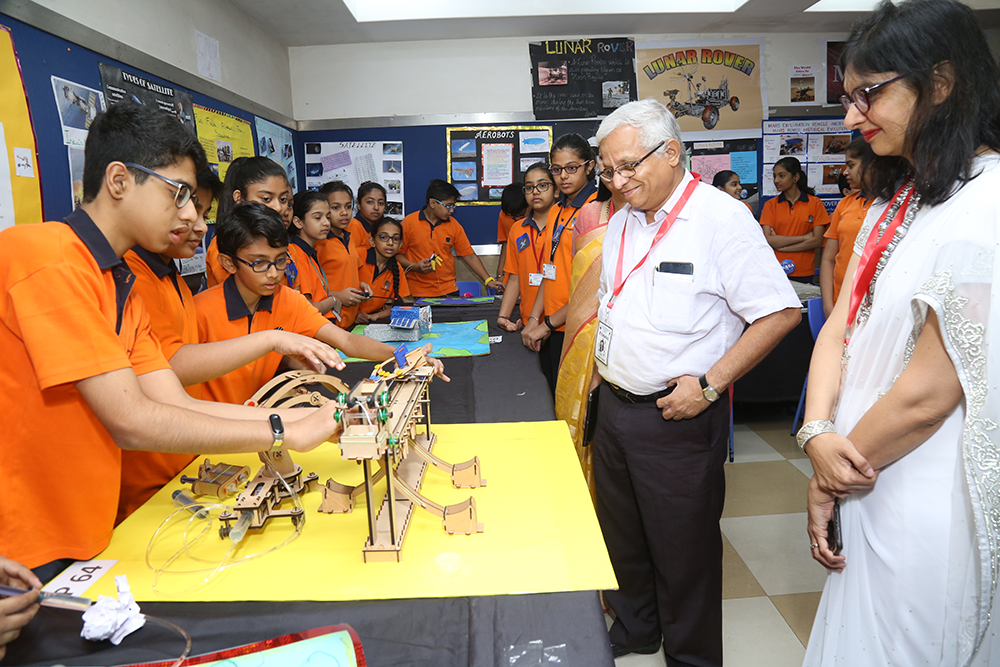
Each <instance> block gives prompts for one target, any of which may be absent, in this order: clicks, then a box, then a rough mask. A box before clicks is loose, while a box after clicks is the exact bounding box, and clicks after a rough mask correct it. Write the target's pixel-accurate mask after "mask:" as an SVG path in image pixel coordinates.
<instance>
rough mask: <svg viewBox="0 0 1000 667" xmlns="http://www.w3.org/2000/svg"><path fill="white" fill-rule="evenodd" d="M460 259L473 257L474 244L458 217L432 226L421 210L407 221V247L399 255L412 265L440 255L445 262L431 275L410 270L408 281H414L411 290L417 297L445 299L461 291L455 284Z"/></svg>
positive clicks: (404, 235)
mask: <svg viewBox="0 0 1000 667" xmlns="http://www.w3.org/2000/svg"><path fill="white" fill-rule="evenodd" d="M452 248H454V249H455V253H456V254H457V255H458V256H459V257H465V256H467V255H472V254H473V252H474V251H473V250H472V245H471V244H470V243H469V237H467V236H466V235H465V229H464V228H463V227H462V225H461V224H460V223H459V222H458V220H456V219H455V218H454V217H451V216H449V217H448V219H447V220H442V221H440V222H438V223H437V224H434V225H432V224H431V223H430V221H429V220H428V219H427V216H426V215H424V212H423V211H417V212H416V213H411V214H410V215H408V216H406V217H405V218H403V245H402V246H401V247H400V249H399V254H400V255H404V256H405V257H406V258H407V259H408V260H410V261H411V262H422V261H423V260H425V259H427V258H429V257H430V256H431V255H437V256H438V257H440V258H441V259H442V260H443V261H442V262H441V263H440V264H439V265H438V267H437V269H435V270H433V271H431V272H430V273H420V272H419V271H410V275H409V276H407V280H409V281H410V291H412V292H413V296H415V297H436V296H444V295H445V294H451V293H452V292H457V291H458V284H457V283H455V255H452V254H451V250H452Z"/></svg>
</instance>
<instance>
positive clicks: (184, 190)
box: [122, 162, 198, 208]
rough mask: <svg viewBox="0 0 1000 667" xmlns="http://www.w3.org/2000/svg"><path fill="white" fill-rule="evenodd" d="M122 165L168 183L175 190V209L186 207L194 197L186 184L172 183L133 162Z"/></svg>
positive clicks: (196, 204)
mask: <svg viewBox="0 0 1000 667" xmlns="http://www.w3.org/2000/svg"><path fill="white" fill-rule="evenodd" d="M122 164H124V165H125V166H126V167H131V168H132V169H138V170H139V171H141V172H145V173H147V174H149V175H150V176H156V177H157V178H158V179H160V180H161V181H163V182H164V183H169V184H170V185H172V186H174V187H175V188H177V192H175V193H174V206H176V207H177V208H184V207H185V206H187V203H188V202H189V201H191V199H192V198H193V197H194V192H193V191H192V190H191V186H190V185H187V184H186V183H178V182H177V181H172V180H170V179H169V178H167V177H166V176H161V175H160V174H157V173H156V172H155V171H153V170H152V169H147V168H146V167H143V166H142V165H141V164H136V163H135V162H123V163H122ZM197 206H198V201H197V199H196V200H195V207H197Z"/></svg>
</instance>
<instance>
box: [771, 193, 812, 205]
mask: <svg viewBox="0 0 1000 667" xmlns="http://www.w3.org/2000/svg"><path fill="white" fill-rule="evenodd" d="M783 201H788V198H787V197H785V193H784V192H779V193H778V203H781V202H783ZM795 201H804V202H808V201H809V195H807V194H806V193H804V192H802V190H799V198H798V199H796V200H795ZM792 204H793V202H788V207H789V208H791V206H792Z"/></svg>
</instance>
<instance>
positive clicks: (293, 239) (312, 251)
mask: <svg viewBox="0 0 1000 667" xmlns="http://www.w3.org/2000/svg"><path fill="white" fill-rule="evenodd" d="M334 238H336V237H334ZM337 240H338V241H339V240H340V239H337ZM348 240H350V239H348ZM288 241H289V243H292V244H294V245H296V246H298V247H299V248H301V249H302V252H304V253H305V254H306V255H308V256H309V257H310V258H312V260H313V261H314V262H316V263H317V264H319V253H318V252H316V248H314V247H312V246H311V245H309V244H308V243H306V242H305V241H303V240H302V237H301V236H299V235H298V234H289V235H288Z"/></svg>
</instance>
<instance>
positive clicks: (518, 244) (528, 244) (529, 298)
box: [503, 213, 565, 322]
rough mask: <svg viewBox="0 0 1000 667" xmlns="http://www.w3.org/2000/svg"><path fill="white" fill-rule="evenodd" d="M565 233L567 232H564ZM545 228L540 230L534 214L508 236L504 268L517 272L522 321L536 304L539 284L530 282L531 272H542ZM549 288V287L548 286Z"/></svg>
mask: <svg viewBox="0 0 1000 667" xmlns="http://www.w3.org/2000/svg"><path fill="white" fill-rule="evenodd" d="M564 233H565V232H564ZM544 235H545V230H544V229H542V230H539V229H538V225H537V223H536V222H535V220H534V214H533V213H529V214H528V217H527V218H525V219H524V220H522V221H521V224H520V225H514V226H513V227H511V228H510V233H509V234H508V236H507V260H506V263H505V264H504V267H503V270H504V271H506V272H507V273H516V274H517V285H518V289H519V290H520V292H521V305H520V309H521V322H527V321H528V316H529V315H531V308H532V307H533V306H534V305H535V295H537V294H538V287H539V286H538V285H531V284H530V280H531V278H530V274H532V273H537V274H539V275H541V273H542V240H543V237H544ZM546 289H548V288H546Z"/></svg>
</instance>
